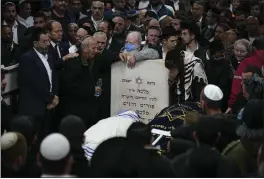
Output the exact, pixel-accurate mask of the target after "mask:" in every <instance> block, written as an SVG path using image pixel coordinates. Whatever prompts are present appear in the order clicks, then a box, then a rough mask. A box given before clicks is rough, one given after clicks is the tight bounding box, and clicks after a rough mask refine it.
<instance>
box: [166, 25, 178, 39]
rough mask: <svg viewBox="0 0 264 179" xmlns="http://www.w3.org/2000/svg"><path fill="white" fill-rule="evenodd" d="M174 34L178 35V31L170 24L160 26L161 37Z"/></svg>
mask: <svg viewBox="0 0 264 179" xmlns="http://www.w3.org/2000/svg"><path fill="white" fill-rule="evenodd" d="M174 35H179V32H177V31H176V30H175V29H174V28H173V27H172V26H165V27H163V28H162V38H167V37H169V36H174Z"/></svg>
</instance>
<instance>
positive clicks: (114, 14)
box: [113, 11, 127, 20]
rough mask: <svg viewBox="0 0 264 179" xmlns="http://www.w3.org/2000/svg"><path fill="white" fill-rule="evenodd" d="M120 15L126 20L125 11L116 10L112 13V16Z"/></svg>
mask: <svg viewBox="0 0 264 179" xmlns="http://www.w3.org/2000/svg"><path fill="white" fill-rule="evenodd" d="M115 17H121V18H122V19H124V20H127V14H126V13H125V12H120V11H116V12H114V13H113V18H115Z"/></svg>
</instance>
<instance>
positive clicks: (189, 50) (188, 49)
mask: <svg viewBox="0 0 264 179" xmlns="http://www.w3.org/2000/svg"><path fill="white" fill-rule="evenodd" d="M198 48H199V45H198V43H196V49H195V50H194V51H192V50H191V49H190V48H188V47H187V48H186V51H187V52H189V53H192V54H194V52H195V51H196V50H198Z"/></svg>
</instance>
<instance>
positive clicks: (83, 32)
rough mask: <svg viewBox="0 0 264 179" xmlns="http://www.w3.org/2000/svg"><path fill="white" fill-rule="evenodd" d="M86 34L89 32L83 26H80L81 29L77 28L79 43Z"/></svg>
mask: <svg viewBox="0 0 264 179" xmlns="http://www.w3.org/2000/svg"><path fill="white" fill-rule="evenodd" d="M86 35H88V32H87V31H86V30H85V29H83V28H79V29H78V30H77V32H76V39H77V40H78V42H79V43H81V42H82V39H83V38H84V37H85V36H86Z"/></svg>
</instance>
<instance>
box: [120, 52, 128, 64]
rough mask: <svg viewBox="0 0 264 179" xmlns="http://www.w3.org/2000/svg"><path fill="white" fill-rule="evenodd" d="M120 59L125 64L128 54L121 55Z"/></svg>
mask: <svg viewBox="0 0 264 179" xmlns="http://www.w3.org/2000/svg"><path fill="white" fill-rule="evenodd" d="M119 58H120V59H121V61H123V62H125V61H127V53H120V54H119Z"/></svg>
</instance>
